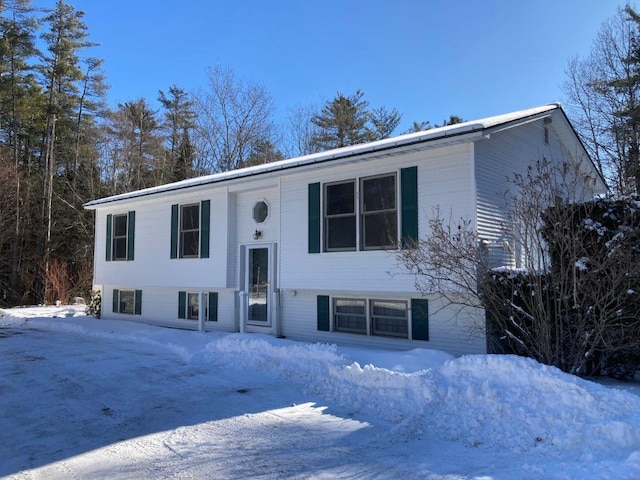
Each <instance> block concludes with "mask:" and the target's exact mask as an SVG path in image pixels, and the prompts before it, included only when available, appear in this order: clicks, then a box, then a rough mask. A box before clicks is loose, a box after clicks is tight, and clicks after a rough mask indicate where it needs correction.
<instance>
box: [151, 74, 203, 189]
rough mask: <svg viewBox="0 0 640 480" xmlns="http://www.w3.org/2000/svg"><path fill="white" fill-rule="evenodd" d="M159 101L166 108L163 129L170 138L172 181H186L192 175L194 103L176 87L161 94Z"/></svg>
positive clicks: (173, 86)
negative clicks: (191, 133)
mask: <svg viewBox="0 0 640 480" xmlns="http://www.w3.org/2000/svg"><path fill="white" fill-rule="evenodd" d="M158 100H159V101H160V103H161V104H162V106H163V107H164V123H163V128H164V130H165V132H166V135H167V138H168V142H169V145H168V150H169V159H170V164H171V165H172V175H171V176H170V178H169V180H170V181H178V180H184V179H185V178H188V177H190V176H191V175H192V170H193V168H192V161H193V144H192V143H191V135H190V132H191V131H192V129H193V127H194V123H195V117H196V114H195V112H194V102H193V100H191V99H190V98H189V96H188V94H187V93H186V92H185V91H184V90H183V89H181V88H178V87H177V86H175V85H172V86H171V87H169V92H168V93H165V92H163V91H162V90H160V92H159V96H158Z"/></svg>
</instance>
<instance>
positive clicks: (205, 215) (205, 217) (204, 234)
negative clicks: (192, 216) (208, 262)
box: [200, 200, 211, 258]
mask: <svg viewBox="0 0 640 480" xmlns="http://www.w3.org/2000/svg"><path fill="white" fill-rule="evenodd" d="M210 218H211V200H203V201H202V203H201V204H200V258H209V230H210V221H209V219H210Z"/></svg>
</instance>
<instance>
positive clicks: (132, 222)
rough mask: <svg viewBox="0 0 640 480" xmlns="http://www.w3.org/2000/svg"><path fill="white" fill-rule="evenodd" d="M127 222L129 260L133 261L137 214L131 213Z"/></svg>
mask: <svg viewBox="0 0 640 480" xmlns="http://www.w3.org/2000/svg"><path fill="white" fill-rule="evenodd" d="M127 220H128V225H127V260H133V253H134V252H133V249H134V246H135V238H134V237H135V235H136V212H129V215H128V217H127Z"/></svg>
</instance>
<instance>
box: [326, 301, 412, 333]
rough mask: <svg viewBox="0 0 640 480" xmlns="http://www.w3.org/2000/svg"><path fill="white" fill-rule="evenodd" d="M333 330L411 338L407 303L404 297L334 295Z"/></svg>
mask: <svg viewBox="0 0 640 480" xmlns="http://www.w3.org/2000/svg"><path fill="white" fill-rule="evenodd" d="M333 330H334V331H336V332H347V333H359V334H365V335H377V336H384V337H398V338H409V315H408V304H407V302H406V301H404V300H378V299H364V298H334V299H333Z"/></svg>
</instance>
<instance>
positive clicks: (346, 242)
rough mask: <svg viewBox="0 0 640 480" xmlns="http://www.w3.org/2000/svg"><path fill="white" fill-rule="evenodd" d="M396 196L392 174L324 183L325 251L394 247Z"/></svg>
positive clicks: (396, 218) (396, 225)
mask: <svg viewBox="0 0 640 480" xmlns="http://www.w3.org/2000/svg"><path fill="white" fill-rule="evenodd" d="M397 196H398V195H397V175H396V174H395V173H387V174H382V175H375V176H371V177H363V178H360V179H359V180H358V179H349V180H345V181H341V182H332V183H326V184H324V209H323V219H324V221H323V224H324V251H326V252H338V251H354V250H383V249H388V248H394V247H395V245H396V244H397V239H398V201H397ZM358 199H359V201H358Z"/></svg>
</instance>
